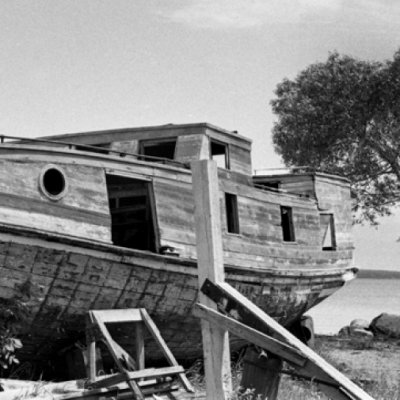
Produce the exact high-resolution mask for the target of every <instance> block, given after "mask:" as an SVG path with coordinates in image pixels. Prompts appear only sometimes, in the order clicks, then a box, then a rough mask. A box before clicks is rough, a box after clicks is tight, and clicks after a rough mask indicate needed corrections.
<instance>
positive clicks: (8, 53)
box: [0, 0, 400, 269]
mask: <svg viewBox="0 0 400 400" xmlns="http://www.w3.org/2000/svg"><path fill="white" fill-rule="evenodd" d="M0 35H1V36H0V37H1V40H0V77H1V78H0V79H1V90H0V132H1V134H5V135H12V136H24V137H34V136H43V135H53V134H62V133H70V132H81V131H89V130H101V129H112V128H123V127H134V126H145V125H160V124H167V123H177V124H179V123H191V122H209V123H212V124H214V125H218V126H221V127H222V128H225V129H228V130H237V131H239V133H240V134H242V135H244V136H247V137H249V138H251V139H252V140H253V167H254V169H262V168H272V167H280V166H282V163H281V160H280V157H279V156H278V155H277V154H275V153H274V150H273V146H272V141H271V129H272V126H273V123H274V118H275V117H274V116H273V114H272V111H271V107H270V101H271V100H272V99H273V98H274V89H275V88H276V85H277V84H278V83H279V82H281V81H282V80H283V79H284V78H294V77H295V76H296V75H297V74H298V73H299V72H300V71H301V70H302V69H304V68H306V67H307V66H308V65H309V64H311V63H314V62H317V61H324V60H326V59H327V57H328V54H329V52H332V51H338V52H339V53H342V54H348V55H351V56H353V57H356V58H359V59H364V60H379V61H384V60H387V59H391V58H392V56H393V54H394V52H395V51H396V50H397V49H399V48H400V2H398V1H396V0H35V1H32V0H1V1H0ZM399 237H400V212H398V213H397V214H396V215H395V216H393V217H391V218H386V219H384V220H383V221H382V223H381V225H380V227H379V228H378V229H377V230H376V229H375V228H374V229H373V228H369V227H367V226H364V227H356V229H355V239H356V245H357V250H356V264H357V265H359V266H360V267H365V268H388V269H400V265H398V263H399V261H398V260H400V242H399V241H397V239H398V238H399Z"/></svg>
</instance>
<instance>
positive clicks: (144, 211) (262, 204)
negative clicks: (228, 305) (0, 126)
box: [0, 123, 353, 268]
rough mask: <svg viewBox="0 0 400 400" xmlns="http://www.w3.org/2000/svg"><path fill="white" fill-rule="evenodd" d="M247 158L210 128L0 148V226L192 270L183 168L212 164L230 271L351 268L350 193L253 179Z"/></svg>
mask: <svg viewBox="0 0 400 400" xmlns="http://www.w3.org/2000/svg"><path fill="white" fill-rule="evenodd" d="M250 156H251V141H250V140H249V139H247V138H245V137H243V136H240V135H238V134H237V133H236V132H229V131H226V130H224V129H221V128H218V127H215V126H213V125H210V124H206V123H200V124H186V125H163V126H155V127H144V128H128V129H119V130H107V131H97V132H86V133H77V134H67V135H59V136H52V137H43V138H40V139H38V140H29V139H28V140H23V141H18V142H16V141H13V142H7V141H6V142H5V143H3V144H2V145H1V146H0V169H2V171H0V172H1V173H0V176H1V177H2V178H0V185H1V188H2V190H3V192H2V193H0V197H1V196H2V197H3V198H4V201H3V204H1V205H0V218H1V221H3V222H6V223H9V224H11V225H17V226H24V227H27V228H30V229H36V230H40V231H46V232H51V233H52V234H57V235H64V236H68V237H73V238H80V239H82V240H89V241H95V242H101V243H105V244H108V245H114V246H118V247H121V248H128V249H135V250H145V251H148V252H152V253H158V254H164V255H171V256H179V257H182V258H187V259H196V238H195V226H194V201H193V193H192V187H191V184H192V179H191V171H190V162H192V161H195V160H200V159H212V160H215V161H216V162H217V164H218V166H219V167H220V168H219V186H220V201H221V204H220V206H221V223H222V229H223V241H224V252H225V254H224V255H225V260H226V263H228V264H232V265H236V266H240V267H243V268H249V267H251V268H253V267H254V268H271V267H272V268H278V267H282V266H285V267H287V268H290V266H291V265H292V264H293V265H298V262H299V259H302V260H303V261H302V262H304V263H306V262H309V263H314V264H315V267H318V262H319V261H317V258H316V257H314V255H315V253H316V252H319V251H323V252H325V253H328V252H329V253H331V255H330V256H329V259H331V260H332V261H331V262H333V263H334V262H336V261H335V260H343V259H346V261H348V260H349V259H350V258H351V254H350V253H351V251H352V248H353V247H352V246H353V245H352V240H351V236H350V229H351V204H350V192H349V183H348V182H347V181H346V180H345V179H342V178H338V177H334V176H330V175H326V174H319V173H311V172H310V173H306V172H301V173H293V174H286V175H285V174H281V175H273V174H268V175H256V176H252V165H251V157H250ZM10 170H12V171H13V174H12V175H10V174H8V173H7V171H10ZM28 178H29V179H28ZM16 183H18V184H17V185H16ZM344 253H345V254H344ZM307 260H308V261H307Z"/></svg>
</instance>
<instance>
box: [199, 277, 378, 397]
mask: <svg viewBox="0 0 400 400" xmlns="http://www.w3.org/2000/svg"><path fill="white" fill-rule="evenodd" d="M202 291H203V293H205V294H207V295H208V296H209V297H210V298H211V299H213V300H214V301H215V302H217V303H218V304H219V305H220V307H221V308H223V309H224V312H226V313H227V314H228V315H231V316H236V318H240V320H241V322H242V323H244V324H246V325H249V326H252V327H254V328H256V329H258V330H260V331H262V332H264V333H269V332H274V334H277V335H278V336H279V337H280V338H282V340H284V341H285V342H286V343H287V344H289V345H290V346H292V347H294V348H296V349H298V350H299V351H300V352H301V353H302V355H304V356H305V357H307V358H308V360H309V361H308V362H307V363H306V365H305V366H304V367H300V368H299V367H296V370H297V371H298V372H299V373H302V374H305V375H307V376H311V377H316V378H318V379H321V380H323V381H326V382H328V383H334V384H339V385H340V387H341V388H340V389H336V388H334V387H332V386H327V385H323V384H318V385H319V387H320V389H321V390H323V391H324V392H325V393H326V394H327V395H328V396H330V397H331V398H332V399H334V400H344V399H347V400H349V399H350V400H354V399H355V400H374V399H373V398H372V397H371V396H369V395H368V394H367V393H366V392H364V391H363V390H362V389H361V388H360V387H358V386H357V385H356V384H355V383H353V382H352V381H351V380H350V379H348V378H347V377H345V376H344V375H343V374H342V373H340V372H339V371H338V370H337V369H335V368H334V367H333V366H332V365H330V364H329V363H328V362H326V361H325V360H324V359H323V358H322V357H320V356H319V355H318V354H316V353H315V352H314V351H313V350H311V349H310V348H309V347H308V346H307V345H305V344H304V343H302V342H301V341H300V340H299V339H297V338H296V337H295V336H293V335H292V334H291V333H289V332H288V331H287V330H286V329H285V328H284V327H282V326H281V325H280V324H278V323H277V322H276V321H275V320H274V319H272V318H271V317H270V316H269V315H267V314H266V313H264V312H263V311H262V310H261V309H260V308H258V307H257V306H256V305H255V304H254V303H252V302H251V301H250V300H249V299H247V298H246V297H244V296H243V295H242V294H241V293H239V292H238V291H237V290H235V289H234V288H233V287H232V286H230V285H229V284H227V283H218V284H214V283H212V282H211V281H207V282H206V283H205V285H203V287H202Z"/></svg>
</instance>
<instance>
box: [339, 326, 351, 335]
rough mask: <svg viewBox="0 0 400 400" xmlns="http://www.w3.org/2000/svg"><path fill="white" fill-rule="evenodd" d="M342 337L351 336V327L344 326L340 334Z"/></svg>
mask: <svg viewBox="0 0 400 400" xmlns="http://www.w3.org/2000/svg"><path fill="white" fill-rule="evenodd" d="M338 335H339V336H340V337H347V336H350V327H349V326H344V327H343V328H342V329H341V330H340V331H339V333H338Z"/></svg>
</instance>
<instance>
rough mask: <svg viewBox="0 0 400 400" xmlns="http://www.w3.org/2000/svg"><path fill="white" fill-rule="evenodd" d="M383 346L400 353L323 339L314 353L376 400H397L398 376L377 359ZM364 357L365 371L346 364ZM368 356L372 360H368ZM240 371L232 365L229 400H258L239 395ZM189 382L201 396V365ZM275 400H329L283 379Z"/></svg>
mask: <svg viewBox="0 0 400 400" xmlns="http://www.w3.org/2000/svg"><path fill="white" fill-rule="evenodd" d="M382 346H386V347H387V346H389V349H387V351H388V352H389V353H393V354H399V352H400V346H399V343H391V344H387V343H384V342H381V343H375V344H371V343H368V344H366V345H365V346H363V345H361V344H360V343H359V342H357V343H355V342H351V341H348V342H345V343H343V342H340V341H335V340H334V339H332V340H327V339H326V338H325V339H323V340H321V341H319V342H317V347H316V351H317V352H318V353H319V354H320V355H321V356H322V357H323V358H325V359H326V360H327V361H329V362H330V363H332V364H333V365H334V366H335V367H336V368H337V369H338V370H339V371H341V372H342V373H343V374H345V375H346V376H347V377H349V378H350V379H351V380H353V381H354V382H355V383H356V384H358V385H359V386H360V387H361V388H363V389H364V390H365V391H366V392H367V393H368V394H369V395H370V396H371V397H373V398H374V399H375V400H400V376H399V374H398V373H396V371H389V369H390V368H392V366H390V365H387V368H388V370H385V369H382V360H380V359H379V357H380V356H381V354H383V352H382V351H381V348H382ZM338 349H340V351H341V353H340V352H339V353H338ZM338 354H339V355H342V356H343V355H344V354H345V355H346V357H344V358H343V357H340V358H338ZM364 354H365V356H366V357H367V356H368V357H370V359H371V363H370V364H368V368H367V369H366V368H365V366H361V367H359V366H358V365H354V364H352V363H349V362H347V361H348V360H351V359H352V357H355V356H356V355H357V356H359V357H360V356H363V355H364ZM371 354H372V355H373V356H374V357H375V358H374V357H371ZM374 360H375V363H374ZM378 361H379V363H378ZM397 368H399V366H397ZM241 371H242V363H241V361H240V360H239V361H238V362H236V363H234V364H233V365H232V381H233V387H234V393H233V397H232V400H252V399H255V400H257V399H256V398H255V396H254V393H252V392H251V391H247V392H245V393H243V392H242V391H241V388H240V379H241ZM389 372H391V373H392V374H390V373H389ZM393 377H395V378H393ZM189 378H190V379H191V381H192V383H193V385H194V386H195V388H196V390H198V391H201V392H204V390H205V382H204V375H203V370H202V363H201V362H197V363H196V364H195V365H194V366H193V367H192V368H190V369H189ZM278 400H328V397H326V396H325V395H324V394H323V393H321V392H320V391H319V390H318V389H317V387H316V386H315V385H313V384H312V383H310V382H308V381H301V380H299V379H293V378H291V377H290V376H286V375H283V376H282V379H281V383H280V385H279V395H278Z"/></svg>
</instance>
